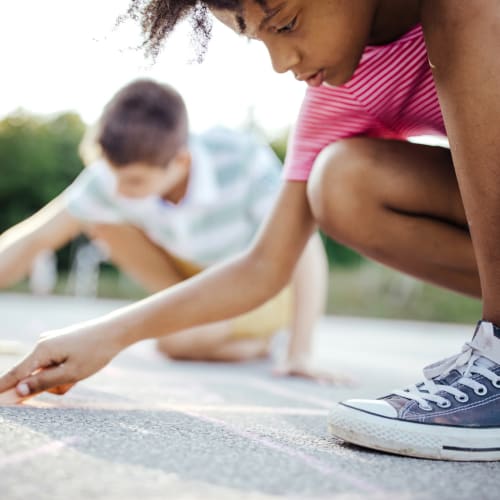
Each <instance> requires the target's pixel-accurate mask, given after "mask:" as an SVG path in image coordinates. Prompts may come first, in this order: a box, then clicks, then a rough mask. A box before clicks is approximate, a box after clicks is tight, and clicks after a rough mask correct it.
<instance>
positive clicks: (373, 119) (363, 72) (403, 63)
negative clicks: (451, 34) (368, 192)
mask: <svg viewBox="0 0 500 500" xmlns="http://www.w3.org/2000/svg"><path fill="white" fill-rule="evenodd" d="M416 135H446V131H445V127H444V122H443V116H442V114H441V108H440V106H439V102H438V98H437V94H436V89H435V86H434V81H433V78H432V73H431V69H430V66H429V61H428V58H427V49H426V46H425V42H424V37H423V32H422V27H421V26H420V25H417V26H415V27H414V28H413V29H411V30H410V31H409V32H408V33H406V34H405V35H403V36H402V37H401V38H399V39H398V40H395V41H394V42H391V43H389V44H387V45H379V46H368V47H366V49H365V51H364V53H363V55H362V57H361V61H360V63H359V66H358V67H357V68H356V71H355V72H354V75H353V77H352V78H351V80H349V81H348V82H347V83H345V84H343V85H341V86H338V87H328V86H325V85H322V86H320V87H309V88H308V89H307V92H306V95H305V98H304V102H303V103H302V107H301V110H300V113H299V118H298V121H297V124H296V127H295V129H294V132H293V135H292V137H291V141H290V143H289V145H288V154H287V158H286V162H285V171H284V175H285V178H286V179H287V180H296V181H305V180H307V178H308V177H309V174H310V172H311V169H312V167H313V164H314V161H315V159H316V157H317V156H318V154H319V153H320V152H321V151H322V150H323V149H324V148H325V147H326V146H328V145H329V144H331V143H333V142H335V141H338V140H339V139H345V138H347V137H354V136H367V137H380V138H385V139H400V140H405V139H407V138H408V137H411V136H416Z"/></svg>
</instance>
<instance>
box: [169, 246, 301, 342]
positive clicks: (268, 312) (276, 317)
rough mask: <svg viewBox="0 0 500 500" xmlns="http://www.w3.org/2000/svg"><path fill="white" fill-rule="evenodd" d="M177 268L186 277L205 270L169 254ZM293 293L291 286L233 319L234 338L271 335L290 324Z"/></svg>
mask: <svg viewBox="0 0 500 500" xmlns="http://www.w3.org/2000/svg"><path fill="white" fill-rule="evenodd" d="M169 257H170V258H171V259H172V263H173V265H174V267H175V268H176V270H177V271H178V272H179V273H180V274H181V275H182V276H184V277H185V278H186V279H187V278H190V277H192V276H194V275H195V274H198V273H199V272H201V271H203V268H201V267H199V266H197V265H196V264H193V263H192V262H188V261H186V260H182V259H179V258H178V257H175V256H173V255H172V254H169ZM292 307H293V294H292V289H291V287H290V286H288V287H286V288H284V289H283V290H282V291H281V292H280V293H278V295H276V296H275V297H273V298H272V299H271V300H269V301H267V302H266V303H265V304H263V305H261V306H259V307H257V308H256V309H254V310H252V311H250V312H248V313H245V314H242V315H241V316H237V317H236V318H233V320H232V332H233V333H232V338H249V337H251V338H255V337H262V338H267V337H271V335H273V334H274V333H276V331H277V330H280V329H281V328H286V327H287V326H289V325H290V321H291V318H292Z"/></svg>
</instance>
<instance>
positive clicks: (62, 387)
mask: <svg viewBox="0 0 500 500" xmlns="http://www.w3.org/2000/svg"><path fill="white" fill-rule="evenodd" d="M74 385H75V384H64V385H58V386H57V387H53V388H52V389H47V392H50V393H52V394H57V395H58V396H62V395H63V394H66V393H67V392H68V391H69V390H70V389H71V388H72V387H73V386H74Z"/></svg>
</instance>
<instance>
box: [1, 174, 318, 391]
mask: <svg viewBox="0 0 500 500" xmlns="http://www.w3.org/2000/svg"><path fill="white" fill-rule="evenodd" d="M306 187H307V186H306V183H304V182H287V183H286V184H285V186H284V187H283V189H282V192H281V194H280V196H279V199H278V201H277V204H276V206H275V208H274V210H273V212H272V213H271V216H270V218H269V219H268V221H267V222H266V223H265V224H264V226H263V228H262V229H261V231H260V233H259V235H258V237H257V240H256V242H255V243H254V245H253V246H252V247H251V249H249V250H248V251H247V252H245V253H243V254H242V255H240V256H239V257H237V258H235V259H233V260H231V261H229V262H228V263H226V264H222V265H219V266H215V267H212V268H210V269H208V270H207V271H205V272H203V273H201V274H199V275H197V276H195V277H194V278H192V279H190V280H188V281H185V282H183V283H181V284H179V285H176V286H174V287H172V288H169V289H167V290H164V291H161V292H159V293H157V294H155V295H152V296H151V297H148V298H146V299H144V300H141V301H140V302H137V303H135V304H133V305H130V306H127V307H124V308H122V309H119V310H117V311H115V312H113V313H111V314H108V315H106V316H103V317H101V318H98V319H96V320H92V321H88V322H85V323H82V324H78V325H75V326H72V327H68V328H65V329H62V330H58V331H56V332H52V333H50V334H48V336H46V337H45V338H43V339H42V340H41V341H40V342H39V343H38V344H37V346H36V347H35V349H34V351H33V352H32V353H31V354H29V355H28V356H27V357H26V358H25V359H24V360H22V361H21V362H20V363H19V364H18V365H17V366H16V367H14V368H13V369H12V370H11V371H10V372H8V373H7V374H6V375H4V376H3V377H1V378H0V392H2V391H5V390H7V389H10V388H12V387H14V386H17V390H18V393H19V394H20V395H22V396H28V395H30V394H34V393H37V392H41V391H44V390H48V389H51V388H56V387H58V386H62V385H66V384H71V383H75V382H77V381H79V380H82V379H83V378H86V377H88V376H90V375H92V374H93V373H95V372H96V371H97V370H99V369H100V368H102V367H103V366H105V365H106V364H107V363H108V362H109V361H110V360H111V359H112V357H113V356H114V355H116V354H117V353H118V352H119V351H120V350H122V349H124V348H125V347H127V346H129V345H131V344H133V343H134V342H137V341H139V340H142V339H146V338H154V337H161V336H163V335H166V334H168V333H173V332H177V331H180V330H183V329H186V328H190V327H193V326H197V325H201V324H205V323H210V322H214V321H220V320H222V319H226V318H231V317H234V316H237V315H239V314H242V313H244V312H246V311H249V310H251V309H253V308H255V307H256V306H258V305H260V304H261V303H263V302H265V301H266V300H268V299H269V298H271V297H272V296H273V295H275V294H276V293H277V292H278V291H279V290H280V289H281V288H282V287H283V286H285V285H286V284H287V283H288V281H289V280H290V279H291V275H292V273H293V270H294V267H295V264H296V262H297V260H298V259H299V257H300V255H301V254H302V251H303V249H304V247H305V246H306V243H307V241H308V240H309V238H310V236H311V233H312V231H313V229H314V222H313V218H312V215H311V212H310V209H309V203H308V199H307V193H306Z"/></svg>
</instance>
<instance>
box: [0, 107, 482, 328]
mask: <svg viewBox="0 0 500 500" xmlns="http://www.w3.org/2000/svg"><path fill="white" fill-rule="evenodd" d="M85 128H86V127H85V124H84V123H83V121H82V119H81V118H80V117H79V116H78V115H77V114H75V113H62V114H58V115H54V116H48V117H43V116H42V117H41V116H34V115H32V114H29V113H26V112H23V111H21V110H20V111H17V112H16V113H14V114H12V115H10V116H8V117H6V118H5V119H3V120H2V121H0V176H1V177H0V178H1V181H0V208H1V209H0V232H2V231H4V230H6V229H7V228H9V227H10V226H12V225H14V224H15V223H17V222H19V221H21V220H23V219H25V218H26V217H29V216H30V215H31V214H33V213H34V212H35V211H37V210H38V209H40V208H41V207H42V206H43V205H45V204H46V203H47V202H48V201H50V200H51V199H52V198H54V197H55V196H57V195H58V194H59V193H60V192H61V191H62V190H63V189H64V188H65V187H66V186H67V185H68V184H69V183H70V182H71V181H72V180H73V179H74V178H75V177H76V176H77V175H78V173H79V172H80V171H81V169H82V168H83V163H82V161H81V159H80V157H79V154H78V147H79V143H80V141H81V139H82V137H83V134H84V132H85ZM286 136H287V134H286V133H283V135H282V136H281V137H280V138H279V139H277V140H275V141H273V142H272V143H271V146H272V147H273V149H274V150H275V152H276V153H277V155H278V156H279V157H280V158H281V159H282V160H283V159H284V156H285V152H286ZM323 240H324V243H325V249H326V252H327V254H328V259H329V263H330V269H331V273H330V291H329V300H328V307H327V310H328V312H330V313H336V314H351V315H358V316H378V317H392V318H413V319H426V320H435V321H460V322H473V321H476V320H477V319H478V318H479V317H480V316H481V305H480V302H479V301H477V300H473V299H470V298H467V297H463V296H460V295H457V294H454V293H451V292H448V291H445V290H442V289H439V288H436V287H433V286H431V285H428V284H423V283H421V282H419V281H417V280H414V279H412V278H410V277H408V276H404V275H402V274H400V273H397V272H395V271H392V270H389V269H387V268H385V267H383V266H380V265H377V264H374V263H372V262H369V261H367V260H365V259H364V258H362V257H361V256H360V255H358V254H357V253H355V252H353V251H351V250H349V249H347V248H345V247H343V246H342V245H339V244H337V243H335V242H334V241H332V240H331V239H329V238H327V237H325V236H324V235H323ZM74 247H75V244H73V246H68V247H66V248H64V249H62V250H61V251H59V252H58V267H59V270H60V271H61V279H60V282H59V284H58V286H57V288H56V292H59V293H67V292H68V290H69V289H70V287H68V286H67V275H68V269H69V267H70V258H71V254H72V252H73V250H74ZM15 289H16V290H27V285H26V283H21V284H19V285H17V286H16V287H15ZM99 295H100V296H108V297H122V298H131V299H136V298H140V297H142V296H144V291H143V290H142V289H141V288H140V287H138V286H137V285H135V284H134V283H132V282H131V281H130V280H128V279H127V278H126V277H124V276H123V275H122V274H120V273H119V272H117V270H116V269H114V268H113V267H112V266H110V265H104V266H103V267H102V272H101V278H100V282H99Z"/></svg>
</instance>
